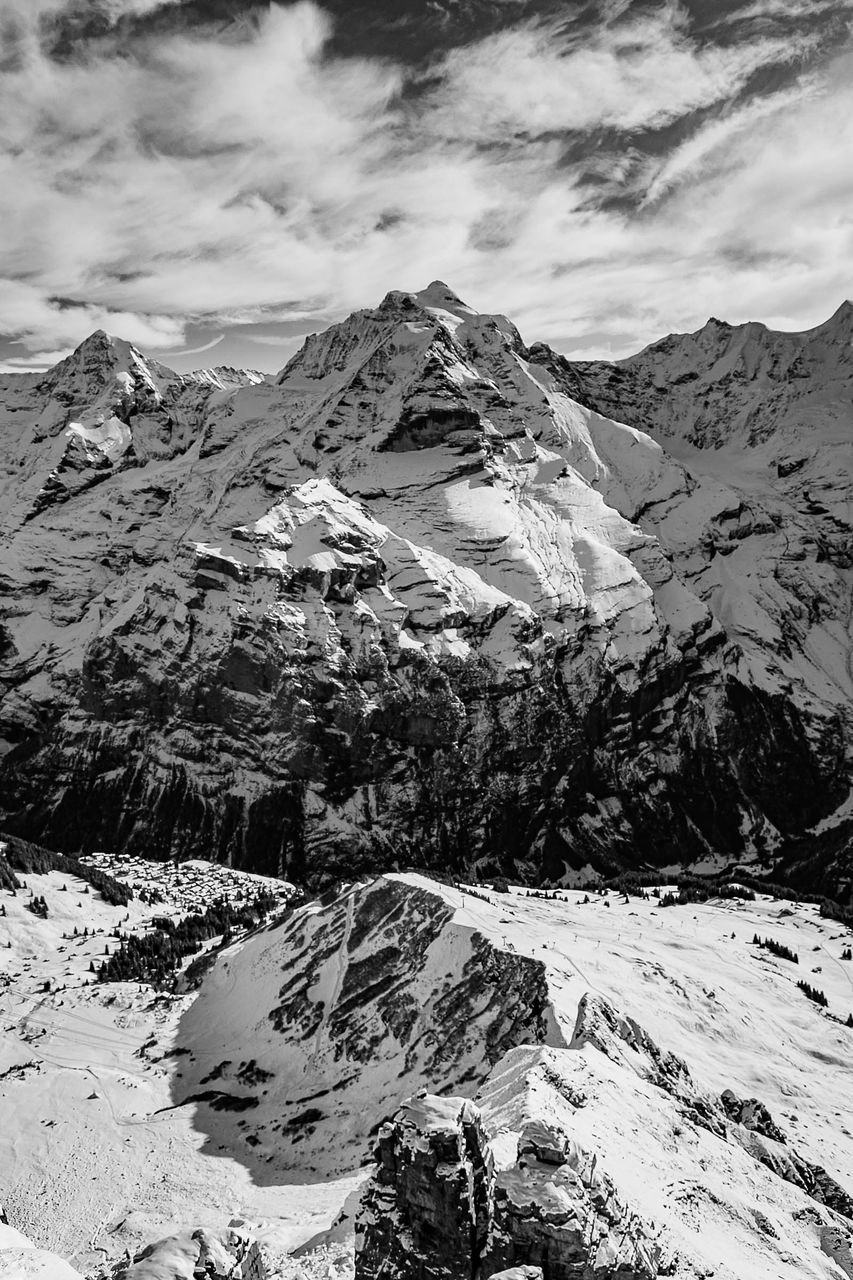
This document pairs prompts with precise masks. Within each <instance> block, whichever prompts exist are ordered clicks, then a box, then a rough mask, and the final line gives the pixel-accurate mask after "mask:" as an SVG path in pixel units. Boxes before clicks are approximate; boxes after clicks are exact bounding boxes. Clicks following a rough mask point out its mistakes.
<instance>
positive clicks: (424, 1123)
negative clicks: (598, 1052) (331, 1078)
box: [356, 1095, 664, 1280]
mask: <svg viewBox="0 0 853 1280" xmlns="http://www.w3.org/2000/svg"><path fill="white" fill-rule="evenodd" d="M377 1160H378V1165H379V1167H378V1169H377V1172H376V1174H375V1176H374V1179H373V1181H372V1182H371V1184H370V1185H369V1188H368V1191H367V1193H366V1195H365V1197H364V1200H363V1203H362V1212H361V1217H360V1219H359V1224H358V1227H357V1234H356V1280H378V1278H379V1277H380V1276H383V1275H384V1276H392V1277H399V1278H401V1280H402V1278H403V1277H418V1280H458V1278H459V1277H462V1276H478V1277H482V1280H489V1277H492V1276H497V1275H507V1274H512V1273H513V1272H514V1271H515V1272H516V1274H518V1273H519V1272H520V1274H521V1275H524V1274H525V1273H527V1274H529V1273H530V1271H531V1270H532V1272H533V1274H534V1275H536V1274H538V1269H541V1272H542V1274H544V1275H545V1276H547V1277H549V1280H578V1278H579V1277H580V1278H583V1280H593V1277H594V1278H595V1280H610V1278H611V1277H616V1276H619V1277H624V1280H654V1277H656V1276H659V1275H661V1274H663V1271H662V1266H663V1265H664V1264H663V1260H662V1256H661V1251H660V1248H659V1247H658V1245H657V1243H656V1241H655V1239H654V1236H653V1234H652V1230H651V1228H650V1227H649V1226H647V1225H646V1224H644V1223H643V1222H642V1221H641V1220H640V1218H639V1217H638V1216H637V1215H636V1213H634V1212H633V1211H632V1210H631V1209H630V1208H629V1207H628V1206H627V1205H625V1204H624V1203H622V1202H621V1201H620V1199H619V1197H618V1195H617V1193H616V1189H615V1187H614V1185H613V1183H612V1181H611V1180H610V1178H609V1177H608V1176H607V1174H606V1173H604V1172H603V1171H602V1170H601V1169H598V1168H597V1167H596V1160H595V1158H594V1156H593V1155H592V1153H590V1152H586V1151H583V1150H582V1149H581V1148H580V1147H578V1145H577V1144H576V1143H573V1142H572V1141H571V1140H570V1139H569V1138H568V1137H567V1136H566V1135H565V1134H564V1133H562V1132H560V1131H559V1130H558V1129H555V1128H552V1127H550V1126H549V1125H548V1124H547V1123H539V1124H535V1125H531V1126H530V1127H529V1128H527V1129H525V1130H524V1131H523V1132H522V1133H521V1134H520V1135H519V1137H518V1140H517V1148H516V1153H515V1159H514V1160H513V1161H510V1162H505V1163H504V1165H503V1167H496V1165H495V1159H494V1155H493V1153H492V1151H491V1150H490V1148H489V1143H488V1138H487V1135H486V1133H485V1131H484V1128H483V1124H482V1118H481V1116H480V1113H479V1111H478V1110H477V1108H476V1107H474V1106H473V1105H472V1104H471V1103H470V1102H465V1101H463V1100H462V1099H461V1098H436V1097H431V1096H428V1095H427V1096H424V1097H421V1098H418V1099H416V1100H414V1101H412V1102H410V1103H408V1104H407V1105H406V1106H404V1107H403V1108H402V1109H401V1111H400V1112H398V1114H397V1115H396V1116H395V1117H394V1120H393V1121H392V1122H391V1123H390V1124H387V1125H384V1126H383V1128H382V1129H381V1130H380V1133H379V1141H378V1146H377ZM516 1269H517V1270H516Z"/></svg>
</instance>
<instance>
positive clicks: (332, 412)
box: [0, 284, 853, 893]
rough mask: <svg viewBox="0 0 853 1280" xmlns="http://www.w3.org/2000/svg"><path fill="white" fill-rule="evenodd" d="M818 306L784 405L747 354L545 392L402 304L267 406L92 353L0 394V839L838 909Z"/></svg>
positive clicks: (833, 380) (836, 632)
mask: <svg viewBox="0 0 853 1280" xmlns="http://www.w3.org/2000/svg"><path fill="white" fill-rule="evenodd" d="M839 315H840V317H841V318H840V319H839V317H836V318H835V319H834V321H833V322H830V326H829V330H830V331H831V333H830V337H826V336H825V335H824V336H821V337H820V338H819V339H815V338H814V337H813V335H800V336H799V338H798V339H797V342H798V345H797V343H794V345H795V346H796V349H797V353H798V357H797V358H798V359H799V362H800V363H799V364H798V365H797V366H796V367H797V368H799V369H801V371H802V378H801V379H800V380H799V382H798V383H797V386H798V387H799V386H802V388H803V389H804V390H803V395H801V396H799V397H797V396H795V395H794V393H793V392H790V391H789V390H788V388H789V387H790V386H791V384H792V380H793V379H794V372H795V371H796V370H795V369H794V365H793V364H792V363H791V360H792V359H793V357H791V359H789V358H788V355H786V354H785V352H787V350H788V348H787V347H785V345H784V343H783V342H782V338H783V337H785V335H769V336H768V335H766V331H764V336H763V337H762V336H761V335H758V336H757V337H756V336H755V335H753V334H752V333H750V335H747V337H746V338H744V340H743V342H742V343H741V344H740V346H739V347H737V351H734V348H733V345H732V344H734V345H735V346H737V344H736V343H735V340H734V339H733V338H726V339H725V341H724V340H723V338H720V337H719V335H717V334H716V329H713V330H711V331H710V336H709V335H705V337H703V336H702V335H694V336H693V337H692V338H690V339H689V340H688V339H684V340H677V339H669V340H666V342H665V343H664V344H661V347H662V353H661V352H658V350H657V349H656V348H652V349H650V351H651V353H652V354H651V355H650V354H649V353H648V352H647V353H643V354H642V355H641V356H639V357H637V358H636V360H635V362H633V363H632V362H628V364H627V365H626V366H624V367H623V366H620V367H618V368H616V369H615V370H612V369H611V368H610V367H606V368H604V367H597V366H596V367H592V366H570V365H568V364H566V362H565V361H563V360H562V359H561V358H560V357H557V356H555V355H554V354H553V353H552V352H549V351H548V350H547V349H546V348H544V347H534V348H527V347H525V346H524V344H523V342H522V340H521V338H520V337H519V335H518V333H517V331H516V330H515V329H514V327H513V326H512V325H511V323H510V322H509V321H507V320H506V319H505V318H503V317H500V316H480V315H477V314H476V313H474V312H473V311H471V310H470V308H468V307H467V306H465V305H464V304H463V303H461V302H460V300H459V299H458V298H456V297H455V296H454V295H453V294H452V293H451V292H450V291H449V290H447V289H446V287H445V286H442V285H438V284H436V285H433V286H430V288H429V289H427V290H425V291H423V292H422V293H420V294H414V295H413V294H403V293H392V294H389V295H388V297H387V298H386V299H385V300H384V301H383V302H382V304H381V305H380V306H379V307H378V308H376V309H374V310H372V311H365V312H359V313H357V314H356V315H354V316H352V317H350V319H349V320H347V321H346V322H344V323H343V324H341V325H336V326H333V328H332V329H330V330H328V331H326V332H325V333H323V334H320V335H316V336H314V337H312V338H309V340H308V341H307V342H306V344H305V346H304V348H303V349H302V351H301V352H300V353H298V354H297V356H296V357H294V359H293V360H292V361H291V362H290V364H289V365H288V366H287V367H286V368H285V369H284V370H283V371H282V373H281V374H280V375H279V377H278V378H277V379H276V380H272V379H270V380H267V381H264V380H260V379H259V377H258V376H257V375H246V374H242V375H241V374H237V373H234V372H233V371H222V370H217V371H212V372H209V373H207V374H203V375H193V376H192V377H183V378H182V377H179V376H178V375H175V374H172V373H170V372H169V371H168V370H164V369H162V368H161V367H160V366H157V365H155V364H153V363H151V362H149V361H146V360H145V359H144V358H143V357H142V356H141V355H140V354H139V353H138V352H136V351H134V350H133V348H131V347H129V346H128V345H127V344H124V343H121V342H119V341H118V340H112V339H108V338H107V337H106V336H105V335H94V337H93V338H92V339H90V340H89V341H88V342H87V343H86V344H84V346H83V347H81V348H80V350H79V351H78V352H77V353H75V355H74V356H73V357H71V358H70V359H69V360H68V361H64V362H63V364H62V365H59V366H57V368H56V369H55V370H53V371H51V373H49V374H48V375H45V376H44V377H42V378H37V377H34V376H27V377H23V376H17V377H14V378H12V377H9V378H6V379H5V380H4V381H3V384H2V388H0V391H2V399H3V404H4V406H5V407H4V409H3V418H2V433H3V435H2V438H3V457H2V466H3V485H4V493H5V499H4V500H5V502H6V510H7V512H8V515H7V520H6V523H5V528H4V531H3V544H4V545H3V566H4V569H3V573H4V582H3V585H4V588H5V603H4V608H3V615H2V619H0V689H2V691H3V702H2V712H0V734H1V735H2V740H3V741H2V746H3V750H4V753H5V754H4V756H3V768H2V775H0V806H1V807H0V813H2V817H3V822H4V825H5V826H7V827H8V828H9V829H12V830H15V831H18V832H21V833H26V834H28V835H31V836H33V837H38V838H39V839H41V840H43V841H45V842H46V843H53V844H54V845H57V846H60V847H63V848H70V849H77V848H91V847H93V846H94V847H103V846H114V845H118V844H121V845H123V846H125V847H128V848H130V849H139V850H144V851H146V852H152V851H153V852H155V853H156V854H159V855H166V854H177V855H179V856H184V855H191V854H193V853H198V852H201V851H203V852H204V853H205V854H208V855H210V853H211V851H213V852H214V854H215V856H217V857H219V858H222V859H229V860H231V861H233V862H234V863H235V864H237V865H242V866H246V867H253V868H255V869H258V870H263V871H272V872H282V873H286V874H287V875H288V876H290V877H292V878H293V877H302V876H307V877H308V878H310V879H313V880H314V881H315V882H316V881H320V880H322V879H323V878H324V877H333V876H337V875H340V874H345V873H347V872H352V871H354V870H357V869H358V868H361V867H368V866H375V865H377V864H382V865H389V864H391V865H393V864H395V863H397V864H407V863H419V864H425V865H432V866H441V867H450V868H462V867H472V866H479V867H480V868H483V869H485V868H491V869H493V870H494V869H497V868H499V867H500V868H503V869H505V870H510V869H512V870H513V871H514V872H515V873H517V874H523V875H525V876H529V877H531V878H538V879H541V878H552V879H555V880H560V879H565V878H566V877H570V876H571V875H572V874H574V873H577V872H578V871H583V872H584V874H586V871H587V870H588V868H589V867H590V865H592V866H593V867H596V866H598V867H604V866H612V865H613V864H622V865H635V864H636V863H637V862H638V861H641V862H647V863H658V864H661V863H668V864H671V863H673V862H678V863H681V864H683V865H688V864H692V865H700V866H701V865H705V866H707V865H715V864H719V863H720V862H725V861H729V860H735V859H741V860H751V861H753V862H754V863H755V864H756V865H757V866H759V867H765V868H770V867H771V866H772V865H773V864H776V865H777V866H778V865H779V864H782V865H784V866H785V867H789V868H791V869H793V870H795V871H796V872H797V873H798V874H800V875H801V876H802V877H811V878H812V879H813V880H815V881H816V882H819V883H821V884H823V885H824V886H825V887H827V888H832V889H834V890H835V891H836V892H841V893H844V892H845V891H846V887H847V884H848V871H849V866H848V862H847V852H846V850H847V847H848V839H849V833H848V830H847V827H846V826H845V818H844V814H845V810H844V809H843V807H842V806H843V803H844V800H845V798H846V796H847V793H848V784H849V741H850V732H849V730H850V707H851V702H852V701H853V691H851V680H850V671H849V661H850V638H849V634H848V633H847V630H846V627H847V626H848V622H849V608H850V567H849V548H848V549H847V550H845V547H846V545H847V544H846V542H845V539H846V537H847V536H848V534H849V511H848V510H847V508H846V507H845V505H844V504H845V502H846V501H847V499H848V497H849V493H848V490H847V487H846V486H848V485H849V455H848V453H847V452H846V451H845V447H844V440H845V439H846V437H845V432H847V433H849V425H850V383H849V379H848V377H847V374H848V362H849V344H848V347H845V345H844V342H843V341H842V340H841V339H840V338H839V339H837V335H836V330H838V331H839V332H840V328H843V325H844V323H847V321H846V320H845V316H848V318H849V313H848V312H843V313H839ZM833 326H834V327H833ZM839 326H840V328H839ZM727 332H728V333H729V334H731V333H737V331H727ZM704 333H705V331H703V334H704ZM815 333H821V331H815ZM833 335H836V336H833ZM789 337H790V335H789ZM794 337H796V336H794ZM771 339H772V341H771ZM777 339H778V341H777ZM800 339H801V340H800ZM792 341H793V337H792ZM667 343H669V344H670V346H669V347H668V346H667ZM720 343H723V345H724V347H725V351H726V352H728V353H729V354H728V355H726V356H725V359H724V358H723V357H721V356H720V355H719V351H718V348H719V344H720ZM762 343H763V344H764V345H763V346H762ZM672 344H675V354H672V350H671V348H672ZM726 344H727V345H726ZM789 345H790V344H789ZM765 347H766V348H767V352H769V354H767V353H765ZM783 348H784V351H783V350H782V349H783ZM730 349H731V350H730ZM780 351H782V354H781V355H780ZM737 352H740V354H739V355H738V354H737ZM756 353H757V354H756ZM738 361H741V363H738ZM744 361H745V362H746V363H745V366H744V367H745V368H746V369H747V373H743V374H741V373H739V372H737V371H738V370H740V369H741V365H742V364H743V362H744ZM786 361H787V363H786ZM691 362H692V363H691ZM703 362H704V363H703ZM795 363H796V361H795ZM753 368H754V369H756V370H757V372H756V373H755V376H754V377H752V376H751V375H750V376H748V373H749V371H750V370H753ZM695 369H701V373H699V374H697V377H696V378H685V377H684V374H685V371H686V372H688V373H690V372H691V371H694V370H695ZM732 369H734V370H735V371H736V372H735V373H731V375H729V372H727V371H731V370H732ZM774 378H775V379H776V381H775V382H774V381H773V379H774ZM706 384H707V389H706ZM771 385H772V386H774V387H777V388H781V390H779V394H778V395H777V396H776V399H775V400H774V399H773V397H772V396H769V395H768V394H766V391H767V387H769V386H771ZM649 387H652V388H658V390H654V391H650V390H649ZM660 387H663V388H664V389H663V390H662V391H660V390H659V388H660ZM695 387H698V388H699V391H701V395H700V397H699V398H700V399H701V400H702V401H703V408H702V411H701V413H700V412H699V411H698V410H697V411H696V412H695V413H694V412H693V411H692V410H691V412H689V413H688V412H687V411H686V410H684V411H682V407H681V406H682V405H683V404H684V403H686V400H685V397H689V396H692V395H694V391H692V390H690V388H695ZM807 387H808V388H811V391H809V392H808V393H806V390H805V389H806V388H807ZM670 392H671V393H672V394H670ZM696 394H699V392H698V391H697V392H696ZM706 401H707V407H706V406H705V402H706ZM774 405H775V406H776V407H775V408H774V407H773V406H774ZM804 405H807V406H808V414H809V416H808V417H807V418H800V417H798V416H797V415H798V414H800V412H801V409H803V406H804ZM803 412H805V410H803ZM750 414H752V416H750ZM709 415H711V416H713V415H716V416H715V417H713V422H714V423H716V424H717V425H716V426H713V427H712V426H709V425H708V423H709V422H710V418H709ZM739 415H740V416H739ZM744 415H746V416H744ZM792 415H793V416H792ZM626 420H627V421H628V422H629V423H630V424H631V425H624V422H625V421H626ZM721 423H722V424H724V425H725V430H724V429H723V426H721V425H720V424H721ZM750 424H751V425H750ZM646 431H650V432H652V434H651V435H649V434H645V432H646ZM653 437H655V438H653ZM696 441H699V442H700V443H703V444H704V443H713V444H715V445H719V448H714V449H710V448H702V449H700V448H697V447H696V443H695V442H696ZM804 477H807V478H809V483H808V485H806V484H805V481H804ZM816 477H819V478H820V480H819V482H818V479H816Z"/></svg>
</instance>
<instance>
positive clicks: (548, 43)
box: [435, 6, 815, 142]
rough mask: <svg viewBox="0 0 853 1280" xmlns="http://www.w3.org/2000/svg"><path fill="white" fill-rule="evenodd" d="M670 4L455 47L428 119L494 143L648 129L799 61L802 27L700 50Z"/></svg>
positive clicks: (808, 43)
mask: <svg viewBox="0 0 853 1280" xmlns="http://www.w3.org/2000/svg"><path fill="white" fill-rule="evenodd" d="M679 16H680V15H679V10H678V9H677V8H673V7H672V6H668V7H666V8H661V9H659V10H658V11H657V12H651V13H647V14H645V15H644V16H643V17H641V18H637V19H636V20H634V21H631V22H626V23H620V24H619V25H615V26H612V25H607V26H603V27H601V28H600V29H599V30H598V31H597V32H594V33H593V34H592V36H590V35H588V34H586V35H584V37H583V38H577V37H575V38H574V39H571V40H567V39H566V38H565V37H563V38H561V37H560V35H559V33H558V31H557V30H555V28H554V27H550V26H547V27H543V26H530V27H528V28H526V29H520V30H519V29H515V30H508V31H502V32H500V33H498V34H496V35H494V36H492V37H490V38H489V39H487V40H484V41H483V42H482V43H481V44H479V45H477V46H475V47H474V48H473V49H471V48H467V49H457V50H454V51H453V52H452V53H451V54H450V55H449V56H448V57H447V59H446V61H445V63H444V66H443V67H442V69H441V74H442V83H441V86H440V89H438V90H437V91H436V95H435V97H436V116H437V117H438V119H439V120H442V119H446V122H447V130H448V134H449V135H450V136H454V137H458V136H460V134H462V135H463V136H464V135H468V136H471V135H474V136H477V137H478V138H480V139H488V140H490V141H493V142H500V141H505V140H506V138H507V133H508V132H509V133H510V135H512V134H521V135H523V136H525V137H529V136H531V135H533V136H535V135H537V134H540V133H550V132H553V131H554V130H590V129H595V128H601V127H608V126H609V127H616V128H618V129H620V130H622V131H629V130H635V129H644V128H655V127H660V126H661V125H664V124H667V123H669V122H671V121H672V120H677V119H678V118H679V117H681V116H684V115H686V114H688V113H690V112H692V111H696V110H698V109H699V108H701V107H705V106H708V105H710V104H713V103H717V102H720V101H726V100H728V99H730V98H732V97H733V96H734V95H735V94H737V93H738V92H739V91H740V90H741V89H742V88H743V87H744V85H745V84H746V83H747V81H748V80H749V78H750V77H751V76H752V75H754V74H755V72H756V71H758V70H760V69H762V68H766V67H768V66H772V65H774V64H779V63H785V62H790V61H793V60H795V59H797V58H801V57H803V56H804V54H806V53H807V52H808V51H809V49H811V48H812V47H813V46H814V43H815V37H814V36H813V35H811V34H809V33H808V32H804V33H801V34H800V35H798V36H791V35H789V36H787V37H786V38H784V39H782V38H771V37H764V38H760V39H756V40H752V41H750V42H749V43H747V44H743V45H740V44H737V43H728V44H724V45H708V46H701V45H697V44H696V43H695V42H693V41H692V40H690V39H689V37H688V36H687V35H686V34H685V32H684V30H683V22H682V21H680V20H679Z"/></svg>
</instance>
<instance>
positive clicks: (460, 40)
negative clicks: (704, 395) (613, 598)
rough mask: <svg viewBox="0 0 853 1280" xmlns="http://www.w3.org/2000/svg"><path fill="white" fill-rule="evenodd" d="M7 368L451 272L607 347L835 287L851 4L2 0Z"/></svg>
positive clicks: (191, 342) (852, 149) (191, 350)
mask: <svg viewBox="0 0 853 1280" xmlns="http://www.w3.org/2000/svg"><path fill="white" fill-rule="evenodd" d="M0 230H2V235H0V370H4V371H23V370H27V369H43V368H46V367H48V366H49V365H50V364H52V363H54V362H55V361H56V360H57V359H59V358H61V357H62V356H64V355H66V354H68V353H69V352H70V351H71V350H72V349H73V348H74V347H75V346H76V345H77V344H78V343H79V342H81V341H82V340H83V339H84V338H85V337H86V336H87V335H88V334H89V333H91V332H92V331H93V330H94V329H97V328H104V329H106V330H108V331H109V332H111V333H114V334H116V335H118V336H120V337H123V338H127V339H129V340H130V341H132V342H134V343H135V344H136V345H137V346H138V347H140V348H141V349H142V350H143V351H144V352H146V353H148V354H150V355H152V356H155V357H156V358H157V359H159V360H161V361H162V362H163V363H165V364H167V365H170V366H171V367H173V368H176V369H179V370H186V369H191V368H197V367H202V366H210V365H216V364H233V365H242V366H248V367H252V368H258V369H262V370H274V369H278V368H280V367H282V366H283V365H284V364H285V363H286V361H287V360H288V359H289V358H290V356H291V355H292V354H293V352H294V351H295V350H296V349H297V348H298V346H299V345H300V343H301V340H302V338H303V337H304V335H305V334H307V333H310V332H314V331H317V330H319V329H322V328H324V327H326V326H327V325H328V324H330V323H332V322H334V321H336V320H339V319H341V318H343V317H344V316H346V315H347V314H349V312H351V311H353V310H356V309H359V308H363V307H371V306H375V305H376V304H377V303H378V302H379V301H380V300H381V298H382V297H383V296H384V295H385V293H387V292H388V290H389V289H407V290H417V289H420V288H423V287H424V286H425V285H426V284H427V283H428V282H429V281H431V280H433V279H441V280H444V281H446V282H447V283H448V285H449V286H450V287H451V288H452V289H453V290H454V291H455V292H456V293H457V294H459V295H460V296H461V297H463V298H464V299H465V300H466V301H467V302H468V303H470V305H472V306H473V307H475V308H476V309H477V310H479V311H487V312H495V311H496V312H501V313H504V314H507V315H509V316H510V317H511V318H512V319H513V320H514V321H515V323H516V324H517V325H518V326H519V328H520V330H521V333H522V336H523V337H524V338H525V340H526V341H528V342H533V341H537V340H539V341H546V342H549V343H550V344H551V345H552V346H554V347H555V348H556V349H557V350H559V351H562V352H564V353H565V354H567V355H569V356H570V357H574V358H577V359H584V358H593V357H595V358H599V357H601V358H605V359H617V358H619V357H621V356H624V355H627V354H629V353H631V352H633V351H636V350H639V349H640V348H641V347H643V346H645V345H646V344H647V343H649V342H651V341H653V340H655V339H657V338H659V337H661V336H662V335H664V334H666V333H668V332H672V331H676V332H681V331H689V330H693V329H696V328H699V327H700V326H701V325H702V324H704V322H705V321H706V320H707V319H708V318H709V317H710V316H712V315H713V316H717V317H718V318H720V319H724V320H727V321H729V322H730V323H740V322H743V321H746V320H761V321H763V322H764V323H766V324H768V325H770V326H771V327H774V328H780V329H794V330H796V329H804V328H809V327H811V326H813V325H816V324H818V323H820V322H821V321H823V320H825V319H826V318H828V316H829V315H830V314H831V313H832V312H833V311H835V309H836V308H837V307H838V305H839V304H840V303H841V301H842V300H843V299H844V298H849V297H850V296H851V295H853V0H666V2H664V3H660V2H657V0H656V2H648V3H645V2H643V3H640V2H638V0H577V2H576V3H573V2H572V0H325V2H323V3H321V2H320V0H297V2H296V3H289V4H268V3H263V4H261V3H258V2H257V0H0Z"/></svg>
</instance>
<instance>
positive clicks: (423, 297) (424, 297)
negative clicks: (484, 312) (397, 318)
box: [412, 280, 477, 316]
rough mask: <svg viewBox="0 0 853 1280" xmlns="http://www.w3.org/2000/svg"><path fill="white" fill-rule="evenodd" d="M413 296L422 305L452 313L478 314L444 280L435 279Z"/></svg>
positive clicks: (461, 314)
mask: <svg viewBox="0 0 853 1280" xmlns="http://www.w3.org/2000/svg"><path fill="white" fill-rule="evenodd" d="M412 296H413V297H414V298H415V300H416V301H417V302H418V303H419V304H420V305H421V306H422V307H437V308H440V309H441V310H443V311H449V312H450V313H451V314H452V315H459V316H464V315H469V316H474V315H477V312H476V311H475V310H474V309H473V307H469V306H468V304H467V302H463V301H462V299H461V298H460V297H459V295H458V294H456V293H454V292H453V290H452V289H451V288H450V287H449V285H446V284H445V283H444V281H443V280H433V281H432V283H431V284H428V285H427V287H426V288H425V289H420V290H419V291H418V292H417V293H415V294H413V295H412Z"/></svg>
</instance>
